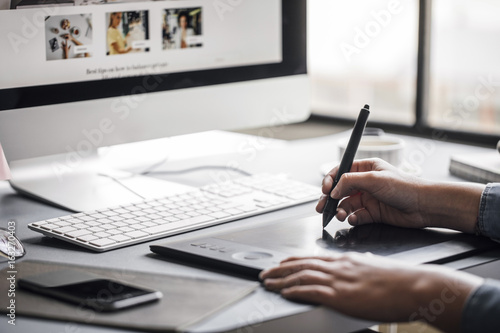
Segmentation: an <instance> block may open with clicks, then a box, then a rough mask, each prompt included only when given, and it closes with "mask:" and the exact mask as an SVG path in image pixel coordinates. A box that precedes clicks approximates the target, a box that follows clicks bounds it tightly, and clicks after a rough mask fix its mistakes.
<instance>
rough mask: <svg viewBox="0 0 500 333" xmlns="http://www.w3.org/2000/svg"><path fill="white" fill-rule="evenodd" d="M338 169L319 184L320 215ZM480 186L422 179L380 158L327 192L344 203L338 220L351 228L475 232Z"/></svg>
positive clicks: (356, 166)
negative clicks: (378, 226) (379, 226)
mask: <svg viewBox="0 0 500 333" xmlns="http://www.w3.org/2000/svg"><path fill="white" fill-rule="evenodd" d="M337 170H338V167H336V168H334V169H332V171H330V172H329V173H328V174H327V176H326V177H325V179H324V180H323V186H322V191H323V193H324V195H323V196H322V198H321V199H320V201H319V202H318V205H317V206H316V210H317V211H318V212H322V210H323V208H324V205H325V202H326V196H327V195H328V193H329V192H330V189H331V188H332V184H333V178H334V177H335V175H336V174H337ZM484 188H485V186H484V185H481V184H475V183H448V182H434V181H428V180H424V179H422V178H418V177H415V176H412V175H409V174H406V173H404V172H402V171H400V170H399V169H397V168H395V167H393V166H392V165H390V164H389V163H387V162H385V161H383V160H380V159H367V160H358V161H355V162H354V163H353V166H352V168H351V172H349V173H345V174H344V175H342V177H341V178H340V181H339V183H338V184H337V186H336V187H335V189H334V190H333V191H332V197H333V198H336V199H341V198H345V199H344V200H342V201H341V202H340V204H339V206H338V210H337V215H336V217H337V219H338V220H340V221H344V220H345V219H346V218H347V220H348V221H349V223H350V224H352V225H358V224H366V223H374V222H375V223H379V222H383V223H387V224H391V225H397V226H401V227H412V228H424V227H446V228H450V229H455V230H459V231H463V232H467V233H474V232H475V228H476V224H477V218H478V213H479V203H480V200H481V195H482V192H483V190H484Z"/></svg>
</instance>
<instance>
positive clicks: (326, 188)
mask: <svg viewBox="0 0 500 333" xmlns="http://www.w3.org/2000/svg"><path fill="white" fill-rule="evenodd" d="M333 170H335V169H333ZM333 170H332V171H333ZM332 171H330V172H332ZM335 174H337V172H336V171H335ZM332 187H333V176H332V175H330V173H328V174H327V175H326V176H325V178H323V183H322V185H321V191H322V192H323V194H330V191H331V190H332Z"/></svg>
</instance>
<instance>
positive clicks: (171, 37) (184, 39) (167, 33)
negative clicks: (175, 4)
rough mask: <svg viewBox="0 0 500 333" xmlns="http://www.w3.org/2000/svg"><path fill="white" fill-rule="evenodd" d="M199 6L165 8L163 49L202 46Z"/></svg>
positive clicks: (200, 11)
mask: <svg viewBox="0 0 500 333" xmlns="http://www.w3.org/2000/svg"><path fill="white" fill-rule="evenodd" d="M201 14H202V10H201V7H193V8H174V9H165V11H164V13H163V49H164V50H172V49H185V48H190V47H201V46H203V38H202V19H201Z"/></svg>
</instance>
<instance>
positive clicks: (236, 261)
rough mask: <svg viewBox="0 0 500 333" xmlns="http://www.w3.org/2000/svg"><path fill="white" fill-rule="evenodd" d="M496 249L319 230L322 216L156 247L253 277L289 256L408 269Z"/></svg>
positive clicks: (452, 236) (485, 243)
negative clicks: (361, 259) (380, 259)
mask: <svg viewBox="0 0 500 333" xmlns="http://www.w3.org/2000/svg"><path fill="white" fill-rule="evenodd" d="M497 247H498V244H497V243H495V242H493V241H490V240H489V239H487V238H484V237H477V236H473V235H467V234H463V233H460V232H456V231H451V230H446V229H435V228H429V229H409V228H400V227H393V226H389V225H385V224H367V225H361V226H356V227H351V226H350V225H349V224H347V223H345V222H339V221H338V220H337V219H333V220H332V222H331V223H330V224H329V225H328V226H327V227H326V228H325V229H324V230H323V228H322V219H321V215H315V216H310V217H304V218H297V219H291V220H290V219H286V220H280V221H276V222H274V223H271V224H268V225H264V226H262V225H261V226H259V227H254V228H245V229H241V230H238V231H233V232H228V233H221V234H218V235H215V236H212V237H200V238H194V239H190V240H183V241H177V242H175V241H174V242H172V241H171V242H165V243H161V244H154V245H152V246H151V250H152V251H153V252H155V253H157V254H160V255H162V256H164V257H166V258H170V259H173V260H178V261H182V262H184V263H190V264H194V265H197V266H204V267H209V268H212V269H220V270H223V271H226V272H228V273H232V274H237V275H244V276H246V277H249V278H252V279H254V278H257V277H258V274H259V272H260V271H261V270H263V269H266V268H270V267H273V266H276V265H277V264H278V263H279V262H280V261H281V260H283V259H285V258H288V257H290V256H311V255H314V256H325V255H326V256H327V255H328V254H331V253H333V252H337V253H339V252H347V251H355V252H371V253H373V254H376V255H382V256H387V257H392V258H395V259H400V260H404V261H405V262H407V263H410V264H415V265H416V264H422V263H445V262H449V261H453V260H457V259H460V258H463V257H467V256H470V255H472V254H475V253H478V252H482V251H485V250H488V249H492V248H497Z"/></svg>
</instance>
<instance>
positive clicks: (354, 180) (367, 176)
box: [331, 171, 387, 199]
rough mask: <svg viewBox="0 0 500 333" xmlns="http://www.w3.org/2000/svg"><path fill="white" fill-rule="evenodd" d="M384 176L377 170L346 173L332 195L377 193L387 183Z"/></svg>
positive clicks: (337, 196) (341, 196)
mask: <svg viewBox="0 0 500 333" xmlns="http://www.w3.org/2000/svg"><path fill="white" fill-rule="evenodd" d="M383 178H384V176H383V174H382V173H380V172H376V171H368V172H350V173H345V174H343V175H342V177H340V180H339V182H338V183H337V186H335V188H334V189H333V191H332V194H331V196H332V198H336V199H340V198H344V197H349V196H353V195H355V194H357V193H359V192H368V193H375V192H377V191H379V190H380V189H381V188H383V187H384V186H386V185H387V184H386V181H384V179H383Z"/></svg>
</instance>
